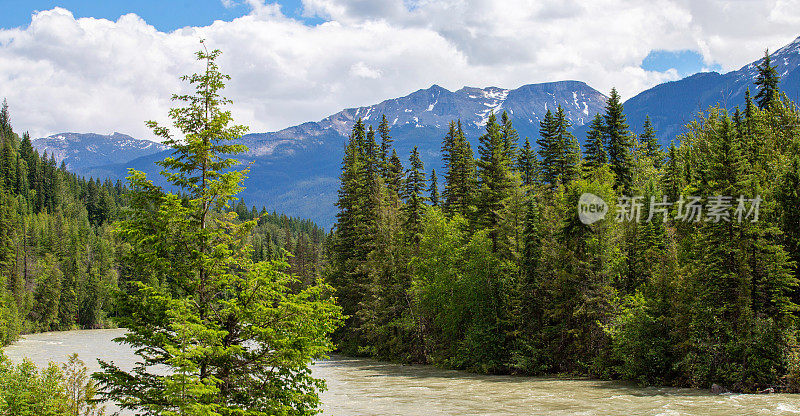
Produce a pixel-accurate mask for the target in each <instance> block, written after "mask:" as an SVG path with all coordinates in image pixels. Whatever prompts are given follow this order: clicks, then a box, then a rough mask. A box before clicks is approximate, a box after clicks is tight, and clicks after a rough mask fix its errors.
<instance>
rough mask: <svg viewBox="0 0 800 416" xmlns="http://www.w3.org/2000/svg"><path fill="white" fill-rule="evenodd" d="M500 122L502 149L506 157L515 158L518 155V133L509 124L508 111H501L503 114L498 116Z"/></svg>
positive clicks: (514, 165)
mask: <svg viewBox="0 0 800 416" xmlns="http://www.w3.org/2000/svg"><path fill="white" fill-rule="evenodd" d="M500 124H501V126H502V127H501V128H502V130H503V149H504V151H505V153H506V158H508V160H512V161H514V160H517V158H518V157H519V156H518V155H517V153H518V143H519V135H518V134H517V131H516V130H515V129H514V126H513V125H512V124H511V117H509V116H508V113H506V112H505V111H503V114H502V115H501V116H500ZM511 168H512V169H516V168H517V166H516V164H512V165H511Z"/></svg>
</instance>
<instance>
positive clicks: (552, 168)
mask: <svg viewBox="0 0 800 416" xmlns="http://www.w3.org/2000/svg"><path fill="white" fill-rule="evenodd" d="M536 144H538V145H539V157H540V158H541V159H542V182H544V183H546V184H548V185H555V184H556V183H557V182H558V166H559V165H560V163H561V161H560V158H561V157H562V156H563V155H562V154H561V153H560V149H559V143H558V125H557V124H556V120H555V117H553V113H552V112H551V111H550V110H547V112H546V113H545V115H544V118H543V119H542V120H541V121H540V122H539V138H538V139H537V140H536Z"/></svg>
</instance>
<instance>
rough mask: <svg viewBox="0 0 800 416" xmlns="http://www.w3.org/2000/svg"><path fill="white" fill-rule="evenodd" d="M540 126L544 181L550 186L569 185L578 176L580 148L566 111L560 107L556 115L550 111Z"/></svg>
mask: <svg viewBox="0 0 800 416" xmlns="http://www.w3.org/2000/svg"><path fill="white" fill-rule="evenodd" d="M539 125H540V129H539V135H540V138H539V140H538V141H537V143H538V144H539V156H541V158H542V165H541V166H542V168H541V170H542V179H543V181H544V182H545V183H548V184H550V185H555V184H567V183H569V182H570V181H572V180H573V179H575V178H576V176H577V173H578V166H579V163H580V146H579V145H578V141H577V140H576V139H575V136H574V135H573V134H572V133H570V131H569V129H570V122H569V120H568V119H567V116H566V114H565V113H564V109H563V108H561V106H558V109H557V110H556V114H555V115H553V114H552V113H551V112H550V111H549V110H548V112H547V113H546V114H545V116H544V120H542V121H541V122H540V123H539Z"/></svg>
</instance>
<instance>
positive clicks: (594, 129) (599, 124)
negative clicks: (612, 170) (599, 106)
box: [583, 113, 608, 169]
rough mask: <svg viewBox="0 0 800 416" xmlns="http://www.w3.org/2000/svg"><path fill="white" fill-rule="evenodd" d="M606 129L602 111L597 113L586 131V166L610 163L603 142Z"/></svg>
mask: <svg viewBox="0 0 800 416" xmlns="http://www.w3.org/2000/svg"><path fill="white" fill-rule="evenodd" d="M604 130H605V126H604V124H603V116H602V115H601V114H600V113H598V114H595V116H594V118H593V119H592V124H590V125H589V131H588V132H586V146H585V149H586V150H585V151H584V155H583V160H584V167H586V168H587V169H596V168H598V167H600V166H603V165H605V164H606V163H608V155H606V146H605V143H603V138H604V133H603V132H604Z"/></svg>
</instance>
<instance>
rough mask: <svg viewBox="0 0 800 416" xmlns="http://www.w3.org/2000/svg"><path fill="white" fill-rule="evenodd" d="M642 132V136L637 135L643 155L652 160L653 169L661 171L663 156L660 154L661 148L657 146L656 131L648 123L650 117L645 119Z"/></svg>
mask: <svg viewBox="0 0 800 416" xmlns="http://www.w3.org/2000/svg"><path fill="white" fill-rule="evenodd" d="M642 131H643V132H642V134H641V135H639V140H640V142H641V145H642V146H643V148H644V153H645V155H647V157H649V158H650V159H652V160H653V167H655V168H656V169H661V165H662V164H664V155H663V153H662V152H661V146H660V145H659V144H658V138H657V137H656V130H655V129H654V128H653V124H652V123H651V122H650V116H646V117H645V119H644V126H643V127H642Z"/></svg>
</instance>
